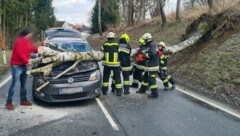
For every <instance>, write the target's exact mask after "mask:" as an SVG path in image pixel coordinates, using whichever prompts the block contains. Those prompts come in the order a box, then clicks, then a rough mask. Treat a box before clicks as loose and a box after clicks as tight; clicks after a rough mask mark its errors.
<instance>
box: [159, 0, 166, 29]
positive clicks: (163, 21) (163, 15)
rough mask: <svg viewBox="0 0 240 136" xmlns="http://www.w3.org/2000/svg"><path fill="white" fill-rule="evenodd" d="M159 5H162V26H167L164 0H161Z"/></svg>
mask: <svg viewBox="0 0 240 136" xmlns="http://www.w3.org/2000/svg"><path fill="white" fill-rule="evenodd" d="M159 5H160V14H161V20H162V26H165V25H166V23H167V18H166V15H165V12H164V7H163V0H160V1H159Z"/></svg>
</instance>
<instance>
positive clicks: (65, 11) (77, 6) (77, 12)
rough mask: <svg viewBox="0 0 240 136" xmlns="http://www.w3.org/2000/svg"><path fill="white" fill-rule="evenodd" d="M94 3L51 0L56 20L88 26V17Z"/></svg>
mask: <svg viewBox="0 0 240 136" xmlns="http://www.w3.org/2000/svg"><path fill="white" fill-rule="evenodd" d="M94 3H95V0H53V3H52V4H53V7H54V8H55V16H56V17H57V20H59V21H67V22H69V23H72V24H85V25H88V26H89V23H88V20H89V15H90V12H91V10H92V8H93V6H94Z"/></svg>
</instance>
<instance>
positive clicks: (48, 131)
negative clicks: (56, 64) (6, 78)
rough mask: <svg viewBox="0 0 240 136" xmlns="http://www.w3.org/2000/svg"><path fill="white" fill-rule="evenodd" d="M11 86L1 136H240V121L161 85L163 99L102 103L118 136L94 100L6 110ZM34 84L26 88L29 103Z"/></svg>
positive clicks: (0, 106) (112, 98)
mask: <svg viewBox="0 0 240 136" xmlns="http://www.w3.org/2000/svg"><path fill="white" fill-rule="evenodd" d="M9 85H10V82H8V83H7V84H5V85H4V86H3V87H2V88H0V121H1V122H0V135H1V136H2V135H4V136H5V135H15V136H32V135H34V136H46V135H47V136H52V135H58V136H66V135H68V136H71V135H76V136H94V135H96V136H240V119H238V118H236V117H233V116H231V115H229V114H227V113H225V112H222V111H220V110H217V109H214V108H212V107H211V106H209V105H207V104H204V103H202V102H200V101H198V100H196V99H194V98H192V97H190V96H187V95H185V94H183V93H181V92H179V91H177V90H171V91H164V90H163V87H162V86H161V83H160V82H158V87H159V88H158V89H159V96H160V97H159V98H158V99H149V98H147V94H148V93H150V92H147V94H143V95H142V94H136V93H135V92H136V89H131V94H130V95H127V96H122V97H117V96H116V95H115V94H113V93H111V92H109V93H108V95H107V96H103V95H102V96H101V97H100V100H101V102H102V103H103V105H104V107H105V108H106V110H107V111H108V113H109V114H110V116H111V117H112V119H113V121H114V122H115V123H116V125H117V127H118V128H119V131H115V130H114V129H113V128H112V126H111V124H110V123H109V121H108V119H107V118H106V116H105V114H104V113H103V111H102V110H101V108H100V106H99V105H98V103H97V102H96V100H95V99H93V100H87V101H79V102H71V103H61V104H47V103H34V105H33V106H31V107H23V106H20V105H19V91H18V90H16V93H15V96H14V105H15V108H16V109H15V110H14V111H8V110H6V109H5V108H4V107H5V106H4V104H5V100H6V97H7V91H8V88H9ZM30 90H31V78H29V82H28V91H29V92H28V94H29V100H30V101H32V97H31V91H30Z"/></svg>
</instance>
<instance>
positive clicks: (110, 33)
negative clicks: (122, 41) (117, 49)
mask: <svg viewBox="0 0 240 136" xmlns="http://www.w3.org/2000/svg"><path fill="white" fill-rule="evenodd" d="M107 38H116V34H115V33H114V32H109V33H108V34H107Z"/></svg>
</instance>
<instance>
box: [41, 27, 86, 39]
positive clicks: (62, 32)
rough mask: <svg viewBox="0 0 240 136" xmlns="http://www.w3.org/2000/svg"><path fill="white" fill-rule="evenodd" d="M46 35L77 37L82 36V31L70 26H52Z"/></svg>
mask: <svg viewBox="0 0 240 136" xmlns="http://www.w3.org/2000/svg"><path fill="white" fill-rule="evenodd" d="M45 36H46V37H75V38H82V33H81V32H79V31H77V30H74V29H69V28H61V27H57V28H50V29H48V30H46V31H45Z"/></svg>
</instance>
